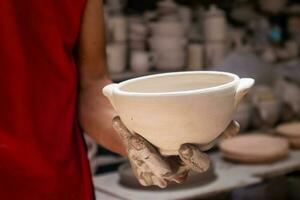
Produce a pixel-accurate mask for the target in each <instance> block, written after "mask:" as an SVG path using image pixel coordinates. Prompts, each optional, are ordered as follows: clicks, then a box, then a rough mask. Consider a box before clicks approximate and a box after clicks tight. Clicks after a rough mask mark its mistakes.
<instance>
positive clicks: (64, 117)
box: [0, 0, 92, 200]
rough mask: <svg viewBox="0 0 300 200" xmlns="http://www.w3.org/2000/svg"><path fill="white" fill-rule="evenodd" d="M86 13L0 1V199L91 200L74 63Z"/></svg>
mask: <svg viewBox="0 0 300 200" xmlns="http://www.w3.org/2000/svg"><path fill="white" fill-rule="evenodd" d="M84 5H85V0H28V1H20V0H2V1H0V13H1V18H0V27H1V29H0V44H1V46H0V93H1V96H0V111H1V113H0V199H3V200H6V199H16V198H19V199H30V200H34V199H64V200H67V199H75V200H79V199H91V196H92V188H91V187H92V186H91V180H90V174H89V173H90V172H89V167H88V162H87V158H86V155H85V148H84V143H83V140H82V137H81V135H80V132H79V128H78V123H77V122H76V103H77V102H76V99H77V70H76V66H75V62H74V58H73V49H74V46H75V45H76V39H77V36H78V33H79V30H80V23H81V17H82V13H83V11H84Z"/></svg>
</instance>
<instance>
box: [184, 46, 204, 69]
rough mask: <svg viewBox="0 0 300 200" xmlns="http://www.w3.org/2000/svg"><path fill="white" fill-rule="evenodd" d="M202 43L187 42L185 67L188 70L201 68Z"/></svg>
mask: <svg viewBox="0 0 300 200" xmlns="http://www.w3.org/2000/svg"><path fill="white" fill-rule="evenodd" d="M203 64H204V63H203V45H202V44H197V43H194V44H189V46H188V55H187V67H188V69H189V70H201V69H203Z"/></svg>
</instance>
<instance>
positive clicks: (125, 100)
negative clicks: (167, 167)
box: [103, 71, 254, 155]
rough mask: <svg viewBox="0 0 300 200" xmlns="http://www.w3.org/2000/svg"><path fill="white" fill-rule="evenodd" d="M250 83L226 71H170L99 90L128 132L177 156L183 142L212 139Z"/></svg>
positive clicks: (228, 119) (219, 132)
mask: <svg viewBox="0 0 300 200" xmlns="http://www.w3.org/2000/svg"><path fill="white" fill-rule="evenodd" d="M253 84H254V80H253V79H250V78H243V79H240V78H239V77H238V76H237V75H235V74H231V73H226V72H213V71H211V72H208V71H207V72H175V73H165V74H158V75H151V76H144V77H140V78H135V79H131V80H128V81H124V82H121V83H119V84H110V85H107V86H106V87H105V88H103V93H104V95H105V96H106V97H108V99H109V100H110V102H111V104H112V105H113V107H114V108H115V110H116V112H117V113H118V115H119V116H120V117H121V119H122V121H123V123H124V124H125V125H126V126H127V127H128V128H129V130H130V131H132V132H135V133H138V134H140V135H141V136H143V137H144V138H145V139H147V140H148V141H149V142H150V143H152V144H154V145H155V146H156V147H158V148H159V150H160V152H161V153H162V154H164V155H177V154H178V149H179V147H180V146H181V145H182V144H184V143H195V144H200V145H201V144H208V143H209V142H211V141H212V140H214V139H215V138H217V137H218V136H219V135H220V134H221V133H222V131H224V130H225V129H226V127H227V126H228V125H229V123H230V122H231V120H232V118H233V115H234V113H235V109H236V107H237V105H238V103H239V102H240V101H241V99H242V98H243V96H244V95H245V94H246V93H247V92H248V90H249V89H250V88H251V87H252V85H253Z"/></svg>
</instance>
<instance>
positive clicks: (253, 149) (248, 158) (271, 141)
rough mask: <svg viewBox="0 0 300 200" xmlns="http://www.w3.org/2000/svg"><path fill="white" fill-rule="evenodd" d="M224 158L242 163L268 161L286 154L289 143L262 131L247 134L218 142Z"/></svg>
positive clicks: (278, 158) (275, 159)
mask: <svg viewBox="0 0 300 200" xmlns="http://www.w3.org/2000/svg"><path fill="white" fill-rule="evenodd" d="M220 149H221V151H222V154H223V156H224V158H226V159H229V160H232V161H236V162H243V163H268V162H274V161H277V160H280V159H282V158H284V157H285V156H287V155H288V152H289V144H288V141H287V140H286V139H284V138H280V137H274V136H270V135H266V134H262V133H256V134H253V133H252V134H247V135H240V136H236V137H233V138H231V139H227V140H224V141H222V142H221V143H220Z"/></svg>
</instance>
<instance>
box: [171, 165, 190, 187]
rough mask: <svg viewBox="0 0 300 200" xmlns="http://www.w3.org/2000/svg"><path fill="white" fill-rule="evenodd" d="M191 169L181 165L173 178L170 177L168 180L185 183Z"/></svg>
mask: <svg viewBox="0 0 300 200" xmlns="http://www.w3.org/2000/svg"><path fill="white" fill-rule="evenodd" d="M189 171H190V170H189V169H188V168H187V167H186V166H185V165H181V166H180V167H179V168H178V170H177V171H176V172H175V173H174V175H173V176H172V177H170V178H169V179H168V180H170V181H173V182H175V183H183V182H185V181H186V179H187V177H188V174H189Z"/></svg>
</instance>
